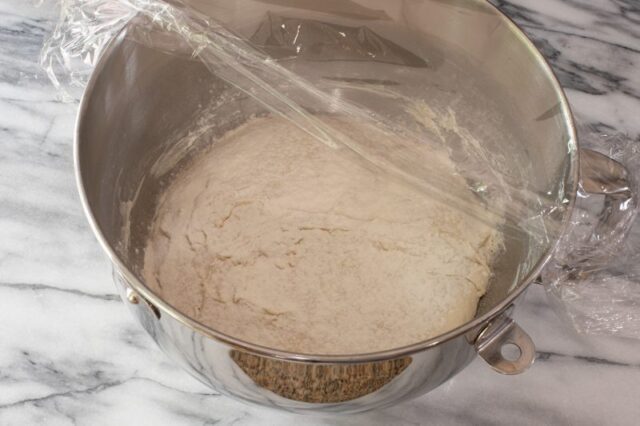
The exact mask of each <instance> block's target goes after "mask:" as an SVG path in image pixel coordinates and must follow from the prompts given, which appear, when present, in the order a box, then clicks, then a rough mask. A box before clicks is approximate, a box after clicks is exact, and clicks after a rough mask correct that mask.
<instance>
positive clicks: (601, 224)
mask: <svg viewBox="0 0 640 426" xmlns="http://www.w3.org/2000/svg"><path fill="white" fill-rule="evenodd" d="M580 191H582V192H583V193H588V194H602V195H604V196H605V200H604V208H603V210H602V212H601V213H600V217H599V221H598V223H597V225H596V227H595V229H594V231H593V234H592V235H591V237H590V241H591V242H592V243H594V244H595V245H596V246H598V245H600V244H602V243H605V242H606V243H607V244H610V243H612V242H613V243H617V242H620V241H621V240H623V239H624V238H625V236H626V235H627V233H628V231H629V228H630V226H631V224H632V223H633V220H634V218H635V214H636V208H635V207H636V203H637V200H636V197H635V195H636V194H635V193H634V190H633V188H632V184H631V178H630V176H629V172H628V171H627V169H626V168H625V167H624V166H623V165H622V164H620V163H618V162H617V161H615V160H613V159H611V158H609V157H607V156H606V155H604V154H601V153H599V152H596V151H593V150H590V149H586V148H582V149H580V189H579V192H580Z"/></svg>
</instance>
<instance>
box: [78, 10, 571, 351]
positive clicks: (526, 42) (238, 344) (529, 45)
mask: <svg viewBox="0 0 640 426" xmlns="http://www.w3.org/2000/svg"><path fill="white" fill-rule="evenodd" d="M427 1H428V0H427ZM467 1H469V2H471V3H476V4H481V5H482V6H485V7H486V6H489V8H490V10H492V12H493V13H494V14H495V16H497V17H498V18H499V19H500V20H501V22H502V23H503V24H504V25H506V26H507V28H509V30H510V31H511V33H512V35H513V37H517V38H518V39H519V40H520V43H521V44H522V46H523V47H524V48H526V50H527V52H528V53H529V54H530V55H532V56H533V59H534V60H535V61H536V62H537V64H538V66H539V68H540V71H541V72H542V73H543V74H544V75H545V76H546V77H547V80H548V83H549V84H551V87H552V89H553V91H554V93H555V96H556V98H557V100H558V103H559V105H560V107H561V112H562V114H561V115H562V118H563V121H564V122H565V124H566V126H567V129H568V135H569V136H570V140H569V141H568V142H573V144H574V146H575V148H576V149H575V152H569V154H568V155H569V156H570V161H569V168H570V170H569V173H568V178H569V179H570V183H571V188H570V191H567V192H566V198H567V201H568V203H567V205H566V207H567V208H566V210H565V212H564V217H563V219H562V221H561V223H560V227H559V233H558V237H557V238H556V240H555V241H554V242H553V243H552V244H550V245H549V247H548V249H547V250H546V252H545V253H544V254H543V255H542V256H541V257H540V259H539V260H538V261H537V262H536V264H535V266H534V267H533V268H532V270H531V271H530V272H529V273H528V274H527V275H526V276H525V277H524V278H522V279H521V280H520V282H519V283H518V285H517V286H515V288H514V289H513V290H512V291H511V292H510V293H509V294H508V295H507V296H506V297H505V298H504V299H503V300H502V301H501V302H500V303H498V304H497V305H496V306H494V307H493V308H492V309H490V310H489V311H488V312H486V313H484V314H482V315H480V316H478V317H474V318H473V319H472V320H470V321H468V322H466V323H465V324H462V325H460V326H458V327H456V328H455V329H453V330H450V331H448V332H446V333H444V334H441V335H439V336H436V337H433V338H430V339H427V340H423V341H421V342H417V343H413V344H411V345H406V346H402V347H397V348H392V349H387V350H383V351H377V352H368V353H354V354H331V355H329V354H308V353H298V352H292V351H286V350H280V349H275V348H270V347H267V346H262V345H258V344H254V343H250V342H247V341H244V340H242V339H238V338H236V337H233V336H230V335H228V334H225V333H222V332H220V331H217V330H215V329H214V328H212V327H209V326H207V325H205V324H202V323H200V322H199V321H196V320H194V319H193V318H190V317H189V316H187V315H185V314H183V313H181V312H180V311H178V310H177V309H176V308H174V307H173V306H171V305H170V304H169V303H167V302H165V301H164V300H163V299H162V298H161V297H160V296H158V295H157V294H155V293H154V292H153V291H152V290H151V289H149V288H148V287H146V286H145V284H144V283H143V282H142V281H141V280H139V279H138V277H137V276H136V275H135V274H133V273H132V272H131V271H130V270H129V268H127V266H126V265H125V263H124V262H123V261H122V260H121V259H120V257H119V256H118V254H117V253H116V250H115V249H114V247H112V246H111V245H110V244H109V242H108V241H107V239H106V238H105V236H104V234H103V233H102V230H101V229H100V227H99V225H98V222H97V220H96V218H95V215H94V214H93V211H92V209H91V206H90V205H89V202H88V198H87V194H86V191H85V187H84V182H83V179H82V167H81V164H80V150H81V145H82V140H81V136H80V134H81V130H82V128H83V125H84V117H85V116H86V112H87V109H88V106H89V103H90V101H91V98H92V93H93V89H94V86H95V84H96V81H97V80H98V79H99V77H100V75H101V74H102V70H103V68H104V67H105V66H106V64H107V62H108V61H109V59H110V57H111V53H112V52H113V51H114V50H115V49H116V48H117V47H118V46H119V45H120V44H121V42H122V41H123V40H124V38H125V36H126V31H127V28H128V25H125V27H124V28H123V29H122V30H120V32H119V33H118V34H117V36H116V37H114V38H113V39H112V40H111V41H110V43H109V44H108V46H107V47H106V48H105V50H104V51H103V53H102V55H101V57H100V59H99V61H98V63H97V65H96V67H95V68H94V70H93V72H92V73H91V76H90V78H89V81H88V83H87V85H86V88H85V90H84V93H83V95H82V98H81V100H80V105H79V108H78V113H77V116H76V125H75V131H74V141H73V161H74V169H75V177H76V185H77V187H78V192H79V195H80V201H81V203H82V208H83V210H84V212H85V215H86V216H87V219H88V221H89V224H90V227H91V229H92V230H93V233H94V234H95V236H96V238H97V239H98V242H99V244H100V245H101V246H102V249H103V250H104V251H105V252H106V254H107V256H108V257H109V260H110V261H111V262H112V266H113V267H114V268H115V269H116V270H117V271H118V273H119V274H120V275H121V276H122V277H123V278H124V279H125V280H126V285H127V286H130V287H131V288H132V289H133V290H134V291H135V292H137V293H138V294H139V295H141V296H142V297H144V298H145V299H146V300H147V301H148V302H149V303H151V304H152V305H154V306H156V307H157V308H158V309H160V310H161V312H162V313H163V314H167V315H169V316H170V317H171V318H172V319H173V320H176V321H178V322H179V323H180V324H181V325H183V326H186V327H188V328H190V329H192V330H194V331H196V332H198V333H200V334H202V335H204V336H206V337H208V338H210V339H213V340H215V341H217V342H221V343H223V344H226V345H228V346H230V347H231V348H234V349H238V350H242V351H245V352H250V353H253V354H256V355H260V356H265V357H268V358H273V359H279V360H286V361H293V362H307V363H361V362H372V361H384V360H388V359H395V358H401V357H405V356H409V355H412V354H415V353H417V352H422V351H424V350H426V349H429V348H432V347H434V346H437V345H440V344H442V343H444V342H447V341H450V340H452V339H455V338H457V337H459V336H462V335H464V334H465V333H469V332H473V331H474V330H479V329H480V327H482V326H484V325H486V324H487V323H488V322H489V321H491V320H492V319H493V318H495V317H496V316H498V315H500V314H501V313H502V312H504V311H505V310H507V309H508V308H509V307H510V306H511V304H512V302H513V301H514V300H515V299H516V298H518V297H519V296H520V295H521V294H522V293H523V292H524V291H525V290H526V289H527V288H528V287H529V285H530V284H531V283H532V282H533V281H534V280H535V279H536V277H538V275H539V274H540V272H541V271H542V269H543V268H544V266H545V265H546V264H547V262H548V261H549V260H550V258H551V256H552V254H553V251H554V250H555V247H556V246H557V244H558V241H559V240H560V238H561V237H562V235H564V234H565V232H566V229H567V226H568V224H569V222H570V217H571V213H572V211H573V207H574V204H575V199H576V193H577V189H578V184H579V143H578V139H577V135H576V127H575V122H574V117H573V114H572V112H571V108H570V106H569V103H568V100H567V98H566V95H565V93H564V90H563V89H562V87H561V85H560V82H559V81H558V78H557V76H556V75H555V73H554V72H553V70H552V68H551V66H550V64H549V62H548V61H547V60H546V58H545V57H544V56H543V55H542V54H541V53H540V51H539V50H538V49H537V48H536V47H535V45H534V44H533V42H532V41H531V40H530V39H529V38H528V36H527V35H526V34H525V33H524V32H523V30H522V29H521V28H520V27H519V26H518V25H517V24H516V23H515V22H514V21H513V20H512V19H511V18H510V17H508V16H507V15H505V14H504V13H503V12H502V11H501V10H500V9H498V7H497V6H495V5H493V4H491V3H489V2H488V1H485V0H467ZM125 303H126V301H125ZM475 336H476V334H474V335H473V336H472V337H470V338H471V339H472V340H471V341H470V343H471V344H473V340H474V339H475Z"/></svg>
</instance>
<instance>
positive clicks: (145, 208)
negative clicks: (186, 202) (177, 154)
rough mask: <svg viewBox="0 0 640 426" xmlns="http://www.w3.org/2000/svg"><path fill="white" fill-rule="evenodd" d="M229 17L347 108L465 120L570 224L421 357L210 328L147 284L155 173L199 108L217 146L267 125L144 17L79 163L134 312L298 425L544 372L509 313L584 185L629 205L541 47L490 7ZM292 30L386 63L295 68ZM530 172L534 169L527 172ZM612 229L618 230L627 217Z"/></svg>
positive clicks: (102, 82)
mask: <svg viewBox="0 0 640 426" xmlns="http://www.w3.org/2000/svg"><path fill="white" fill-rule="evenodd" d="M226 3H227V4H226V6H225V7H224V8H223V9H224V10H223V11H222V12H223V13H222V12H220V8H219V4H215V5H214V3H213V0H212V1H211V2H209V1H206V0H200V1H197V2H196V1H194V2H192V5H194V6H195V7H196V8H198V9H199V10H200V11H201V12H202V13H205V14H212V15H214V16H215V17H216V19H219V20H222V21H224V22H225V23H226V24H227V25H229V26H230V27H231V28H233V29H234V30H235V31H237V32H238V33H240V34H243V35H245V36H247V37H248V38H252V39H253V40H254V41H256V43H259V44H261V45H262V48H264V49H265V50H267V51H268V52H269V53H270V54H272V55H274V56H276V57H278V58H280V59H283V58H284V62H285V63H290V64H293V66H294V67H297V68H296V71H297V72H299V73H301V74H303V75H308V76H309V77H310V78H315V79H320V80H323V81H324V82H325V83H326V84H328V85H329V86H327V87H329V88H330V89H331V91H330V92H331V93H332V94H333V96H335V97H336V99H339V98H345V99H352V100H355V101H357V102H359V103H361V104H365V105H367V106H368V107H371V108H373V109H374V110H376V112H378V113H380V114H383V115H385V116H387V117H395V116H396V115H398V114H400V113H399V112H398V111H396V110H395V109H394V108H395V106H394V102H390V101H389V100H388V99H387V98H384V97H381V96H382V94H381V93H380V91H377V90H368V91H362V90H357V87H356V88H355V89H354V88H353V87H351V88H350V86H349V85H352V86H353V85H355V86H358V85H359V84H360V85H368V86H367V87H369V88H371V87H393V89H394V90H395V91H398V92H402V93H404V94H405V95H406V96H413V97H416V98H419V99H422V100H424V101H425V102H426V103H428V104H432V105H435V106H438V107H440V108H443V107H446V106H448V107H449V108H451V109H453V110H454V111H456V112H457V113H458V117H461V119H460V123H461V125H464V126H466V128H468V129H469V131H470V132H471V133H472V134H475V135H477V137H478V139H479V140H482V141H485V142H486V143H487V144H493V145H494V146H493V147H489V148H490V149H493V150H499V151H500V152H501V153H503V157H504V158H505V164H504V166H505V167H506V168H509V166H510V164H511V165H512V166H514V167H513V168H515V169H517V170H516V172H514V175H513V176H514V179H516V180H517V179H520V180H521V181H520V182H519V183H518V185H524V186H527V187H528V188H530V189H531V190H533V191H535V192H536V193H547V194H550V196H551V197H553V198H554V199H558V200H563V203H562V208H560V209H558V210H557V211H555V212H553V213H551V214H549V215H548V217H547V219H548V220H552V221H553V222H554V223H556V224H558V225H559V226H555V227H550V229H552V231H551V234H550V235H549V239H548V241H546V242H544V243H540V242H538V243H536V245H535V247H533V246H532V243H531V242H530V241H528V240H527V239H526V238H525V237H522V238H513V239H512V240H510V241H507V242H506V246H507V250H506V251H505V253H504V255H503V256H501V258H500V260H499V261H498V262H497V265H496V267H495V271H494V277H493V279H492V283H491V286H490V289H489V292H488V293H487V295H486V296H485V297H483V299H482V300H481V303H480V306H479V309H478V313H477V315H476V317H475V318H474V319H473V320H472V321H470V322H468V323H467V324H464V325H462V326H460V327H458V328H456V329H455V330H452V331H450V332H448V333H446V334H443V335H441V336H438V337H435V338H433V339H430V340H427V341H423V342H416V343H415V344H413V345H411V346H407V347H402V348H395V349H392V350H387V351H384V352H378V353H366V354H345V355H335V356H326V355H314V354H298V353H290V352H286V351H282V350H279V349H278V348H267V347H260V346H258V345H255V344H252V343H250V342H244V341H241V340H239V339H237V338H235V337H233V336H228V335H225V334H223V333H220V332H219V331H216V330H215V328H211V327H207V326H205V325H202V324H200V323H198V322H197V321H195V320H194V319H192V318H189V317H187V316H185V315H183V314H182V313H180V312H179V311H177V310H176V309H174V308H173V307H172V306H170V304H169V303H167V301H165V300H163V299H162V297H160V295H158V294H155V293H154V292H152V291H151V290H150V289H149V288H148V287H146V286H145V283H144V282H143V281H142V280H141V279H140V268H141V267H142V264H141V262H142V255H141V252H142V251H143V249H144V240H145V236H146V232H147V225H148V223H149V220H150V218H151V216H152V215H153V212H154V200H155V197H156V196H157V194H158V192H159V191H160V190H161V188H162V185H163V183H165V182H166V181H167V180H168V179H170V178H171V171H167V172H166V173H156V174H150V173H149V170H150V168H151V167H152V165H153V164H154V162H155V161H156V160H157V159H158V158H159V156H161V155H162V154H163V153H165V152H167V150H170V149H172V148H174V147H175V145H176V144H180V143H184V139H185V137H187V136H186V135H188V131H189V126H190V125H192V124H193V123H194V120H196V119H197V118H198V117H199V112H200V111H201V110H202V108H203V105H212V104H216V102H217V104H216V105H217V108H218V110H219V111H218V112H219V115H218V117H219V119H216V120H213V121H212V122H210V123H208V130H207V132H208V133H207V135H208V138H209V139H208V140H210V139H211V138H215V137H216V136H219V135H220V134H222V133H224V132H225V131H227V130H228V129H230V128H233V127H235V126H237V125H239V124H241V123H242V122H243V121H245V120H246V119H247V118H248V117H249V116H251V115H252V114H256V113H261V112H264V111H262V110H261V106H260V105H259V103H256V102H254V101H253V100H252V99H251V97H247V96H244V97H243V96H242V95H243V94H242V92H241V91H237V89H236V88H234V87H231V86H229V85H228V84H227V83H225V82H224V81H223V80H222V79H220V78H219V77H218V76H217V75H216V73H215V71H214V72H212V70H211V69H208V68H207V67H205V66H204V65H203V63H202V62H201V61H199V60H198V59H197V58H193V57H192V56H191V55H189V54H184V53H185V52H182V53H181V50H180V49H181V48H180V46H179V45H180V43H179V42H178V41H177V40H174V41H173V42H174V44H175V46H173V47H172V40H171V37H170V35H167V34H161V33H160V32H155V33H154V32H153V31H149V32H144V31H142V32H143V33H144V34H145V36H144V37H140V34H141V30H140V28H145V27H144V26H145V25H149V23H148V22H146V23H145V21H144V19H143V20H142V21H140V20H134V21H133V22H132V23H130V24H129V26H128V27H127V28H125V30H123V31H122V32H121V33H120V34H119V36H118V37H117V38H116V39H115V40H114V41H113V42H112V44H111V45H110V46H109V47H108V49H107V50H106V52H105V53H104V55H103V57H102V58H101V60H100V62H99V64H98V66H97V67H96V69H95V71H94V73H93V76H92V78H91V81H90V83H89V85H88V87H87V88H86V92H85V95H84V98H83V100H82V104H81V108H80V112H79V116H78V122H77V134H76V141H75V156H76V157H75V158H76V167H77V177H78V185H79V188H80V193H81V195H82V200H83V203H84V206H85V209H86V212H87V216H88V218H89V220H90V222H91V224H92V226H93V229H94V231H95V233H96V235H97V237H98V239H99V241H100V243H101V244H102V246H103V248H104V249H105V251H106V253H107V254H108V255H109V257H110V259H111V261H112V262H113V266H114V278H115V282H116V284H117V286H118V288H119V289H120V291H121V293H122V295H123V298H124V299H125V300H126V301H127V304H128V305H129V307H130V308H131V309H132V311H133V312H134V314H135V315H136V317H137V318H138V320H139V321H140V322H141V324H142V325H143V326H144V328H145V329H146V330H147V331H148V332H149V334H150V335H151V336H152V337H153V339H154V340H155V341H156V342H157V343H158V345H159V346H160V347H161V348H162V349H163V350H164V351H165V352H167V353H168V354H169V355H170V356H171V357H172V358H173V359H174V360H176V362H178V363H179V364H180V365H181V366H182V367H184V368H185V369H186V370H187V371H188V372H190V373H191V374H192V375H193V376H195V377H196V378H197V379H199V380H200V381H202V382H204V383H206V384H207V385H209V386H211V387H213V388H215V389H217V390H219V391H221V392H223V393H225V394H228V395H231V396H234V397H237V398H241V399H244V400H247V401H251V402H255V403H258V404H263V405H267V406H272V407H278V408H282V409H286V410H293V411H314V410H321V411H325V412H359V411H364V410H368V409H372V408H375V407H381V406H386V405H390V404H395V403H398V402H399V401H402V400H406V399H408V398H413V397H415V396H418V395H421V394H423V393H425V392H428V391H429V390H431V389H433V388H435V387H437V386H438V385H440V384H442V383H443V382H445V381H446V380H447V379H449V378H450V377H452V376H454V375H455V374H457V373H458V372H460V371H461V370H462V369H463V368H464V367H465V366H466V365H468V364H469V363H470V362H471V360H473V359H474V357H475V356H476V355H477V354H479V355H480V356H481V357H482V358H483V359H484V360H485V361H487V362H488V363H489V364H490V365H491V366H492V367H493V368H494V369H495V370H497V371H499V372H501V373H505V374H516V373H520V372H522V371H523V370H525V369H526V368H527V367H528V366H529V365H530V364H531V363H532V361H533V360H534V357H535V349H534V345H533V343H532V342H531V340H530V338H529V337H528V336H527V334H526V333H525V332H524V331H523V330H522V329H521V328H520V327H518V325H516V324H515V323H514V322H513V321H512V320H511V319H510V317H509V313H510V312H511V309H512V307H513V304H514V302H515V301H516V299H517V298H518V297H519V296H520V295H522V293H523V291H524V290H525V289H526V288H527V287H528V286H529V284H531V283H532V281H533V280H534V279H535V278H536V277H537V276H538V274H539V272H540V270H541V269H542V267H543V266H544V265H545V263H546V262H547V260H548V259H549V256H550V253H551V251H552V249H553V247H554V246H555V244H556V242H557V240H558V239H559V238H560V237H561V236H562V233H563V232H564V228H565V225H566V223H567V222H568V220H569V217H570V215H571V210H572V207H573V201H574V199H575V197H576V191H577V188H578V183H579V179H581V181H582V185H583V187H584V188H585V189H586V190H590V191H594V192H599V193H603V194H608V195H607V196H608V197H609V198H608V201H609V202H610V203H609V204H614V205H615V204H616V203H620V202H621V201H620V200H621V199H624V198H625V197H627V196H628V191H627V189H628V188H626V182H625V179H624V177H625V175H624V170H623V169H622V168H621V167H620V166H619V165H618V164H617V163H614V162H613V161H612V160H609V159H608V158H606V157H604V156H601V155H599V154H596V153H594V152H592V151H587V150H579V149H578V147H577V141H576V134H575V128H574V124H573V121H572V117H571V113H570V110H569V106H568V104H567V101H566V99H565V96H564V94H563V92H562V89H561V88H560V86H559V84H558V82H557V80H556V79H555V77H554V75H553V73H552V72H551V69H550V68H549V66H548V65H547V63H546V62H545V60H544V59H543V57H542V56H541V55H540V53H539V52H538V51H537V50H536V49H535V47H534V46H533V44H532V43H531V42H530V41H529V40H528V39H527V37H526V36H525V35H524V34H523V33H522V32H521V31H520V30H519V29H518V28H517V26H516V25H515V24H514V23H513V22H511V21H510V20H509V19H508V18H507V17H505V16H504V15H503V14H501V13H500V12H499V11H498V10H497V9H496V8H494V7H493V6H491V5H490V4H489V3H486V2H484V1H479V0H464V1H463V0H451V1H442V0H420V1H419V0H416V1H388V0H353V1H346V0H345V1H339V2H337V1H328V2H312V1H307V0H263V1H248V0H247V1H237V2H226ZM213 6H215V7H213ZM267 12H269V13H267ZM274 23H275V26H274ZM292 24H293V25H298V27H297V28H298V29H300V28H302V29H303V30H305V31H306V30H308V32H307V33H305V34H306V36H307V37H311V35H312V34H314V31H315V30H317V29H318V28H324V30H323V31H325V30H327V31H334V30H335V31H338V32H345V31H346V32H350V34H351V33H352V34H354V37H355V38H354V40H356V41H357V42H358V43H363V44H361V45H360V47H362V49H363V51H364V54H365V55H364V56H367V52H369V53H371V52H372V49H373V51H375V52H376V54H373V55H369V56H370V57H368V58H367V57H363V56H362V52H360V51H359V50H358V49H355V50H354V49H351V50H349V49H347V50H348V51H347V50H345V49H344V48H343V47H344V46H341V45H340V43H338V44H337V45H331V46H328V45H322V44H320V45H317V44H316V45H315V48H310V49H306V48H305V49H303V50H304V52H303V53H305V52H306V53H305V54H306V55H307V56H299V55H298V53H300V52H299V51H296V49H295V47H296V46H295V43H296V42H295V41H293V42H292V41H291V40H288V39H287V38H286V37H285V36H286V34H285V36H282V34H280V35H278V34H279V33H277V31H279V30H278V28H280V27H281V28H283V29H284V28H285V27H286V26H287V25H289V26H291V25H292ZM341 29H342V30H341ZM310 34H311V35H310ZM281 36H282V37H281ZM154 37H155V41H154ZM279 37H280V38H279ZM366 43H368V44H367V45H366V46H365V44H366ZM318 46H319V47H318ZM363 46H364V47H363ZM303 47H305V46H303ZM314 49H315V50H314ZM318 49H320V51H318ZM322 49H324V50H322ZM341 49H342V50H341ZM367 49H369V50H368V51H367ZM376 49H377V50H376ZM394 49H395V50H394ZM376 55H378V56H376ZM292 59H293V60H292ZM331 84H333V85H334V86H330V85H331ZM372 85H373V86H372ZM376 85H377V86H376ZM376 92H379V93H376ZM220 99H226V100H227V101H226V102H219V100H220ZM310 108H311V109H312V108H313V106H310ZM192 142H193V140H192ZM196 142H198V141H196ZM203 143H204V142H203ZM196 145H198V143H195V144H194V146H196ZM194 152H196V153H197V150H195V151H194ZM523 161H524V162H523ZM525 163H526V164H528V165H529V166H530V167H524V168H521V167H520V165H521V164H525ZM580 163H582V169H581V170H579V168H580ZM150 175H153V176H152V177H150ZM126 218H128V219H129V222H130V226H129V225H126V223H125V219H126ZM603 220H604V221H614V220H616V215H615V214H613V215H612V214H610V215H607V216H606V217H604V218H603ZM605 225H606V223H605ZM123 229H126V232H125V234H126V235H124V236H123ZM337 332H338V331H337ZM509 344H512V345H515V346H517V348H518V349H519V352H520V354H519V356H517V357H516V359H507V358H505V357H504V356H503V355H502V348H503V347H504V346H505V345H509Z"/></svg>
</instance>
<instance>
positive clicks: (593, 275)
mask: <svg viewBox="0 0 640 426" xmlns="http://www.w3.org/2000/svg"><path fill="white" fill-rule="evenodd" d="M579 135H580V137H581V142H582V144H583V145H584V146H587V147H591V148H593V149H599V150H600V151H603V150H606V151H603V153H604V154H606V155H607V156H609V157H610V158H612V159H614V160H616V161H618V162H620V163H621V164H623V165H624V166H625V168H626V169H627V170H629V171H631V172H632V173H630V174H629V176H628V178H629V181H630V182H629V183H630V185H631V188H630V189H632V190H633V191H635V190H636V188H638V184H639V182H638V173H637V171H638V170H640V147H638V144H637V143H636V142H635V141H633V140H631V139H630V138H629V137H627V136H625V135H623V134H617V133H614V134H610V133H607V132H602V131H598V129H597V128H595V127H592V126H582V127H580V128H579ZM578 194H579V197H578V199H577V201H576V208H575V209H574V212H573V215H572V217H571V225H570V227H569V228H568V230H567V232H566V233H565V235H564V236H563V238H562V239H561V240H560V241H559V243H558V246H557V247H556V250H555V252H554V256H553V259H552V261H551V262H550V264H549V265H548V266H547V268H546V269H545V270H544V272H543V274H542V281H543V284H544V285H545V288H546V290H547V293H548V295H549V298H550V300H551V302H552V306H553V307H554V308H555V310H556V311H557V312H558V313H559V314H560V315H561V316H562V317H564V318H565V319H566V320H567V321H568V322H569V323H570V324H571V325H572V326H574V327H575V329H576V330H578V331H579V332H581V333H589V334H613V335H618V336H623V337H632V338H640V251H639V250H638V246H639V244H640V224H639V223H638V220H637V209H638V206H637V205H636V204H635V202H630V203H629V204H628V205H622V206H620V208H622V209H629V210H630V211H629V212H628V214H626V215H625V218H624V220H623V221H620V222H618V223H617V227H615V228H613V229H609V230H608V233H607V235H606V238H597V237H596V235H597V233H595V232H594V229H596V228H597V227H598V224H599V223H600V222H601V221H602V215H603V214H610V213H609V212H607V210H606V209H607V208H609V207H610V206H607V203H606V201H604V200H603V198H604V196H603V195H601V194H600V195H594V194H589V193H588V192H586V191H585V190H584V188H582V187H581V188H579V193H578ZM603 202H604V204H605V209H603V207H602V206H603Z"/></svg>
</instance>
